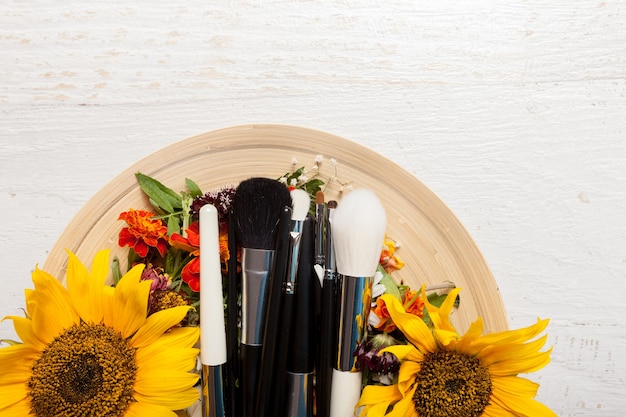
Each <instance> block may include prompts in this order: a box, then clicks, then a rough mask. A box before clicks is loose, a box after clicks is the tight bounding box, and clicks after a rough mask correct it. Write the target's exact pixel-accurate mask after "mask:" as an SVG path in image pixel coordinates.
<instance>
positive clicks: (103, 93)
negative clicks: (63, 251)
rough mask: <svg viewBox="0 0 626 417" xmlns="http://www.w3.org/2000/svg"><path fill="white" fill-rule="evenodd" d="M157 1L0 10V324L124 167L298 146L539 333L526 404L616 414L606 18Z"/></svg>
mask: <svg viewBox="0 0 626 417" xmlns="http://www.w3.org/2000/svg"><path fill="white" fill-rule="evenodd" d="M154 3H155V2H148V1H146V0H137V1H133V2H117V1H113V2H99V3H96V2H79V1H76V0H70V1H65V2H62V3H55V2H48V1H44V0H34V1H31V2H21V1H17V0H6V1H3V2H1V3H0V56H1V57H2V58H0V145H1V146H0V179H1V182H0V207H1V208H0V210H1V211H0V213H1V214H2V217H3V219H4V221H5V227H4V228H3V230H2V231H0V253H1V254H2V259H3V266H4V268H5V269H4V272H3V278H2V285H3V291H2V294H1V295H0V315H2V316H4V315H7V314H19V313H20V311H19V308H20V307H21V306H22V305H23V289H24V288H25V287H29V286H30V282H29V278H30V277H29V271H30V270H31V269H32V268H33V266H34V265H35V263H40V264H43V262H44V261H45V260H46V257H47V253H48V252H49V251H50V249H51V248H52V247H53V244H54V242H55V241H56V239H57V238H58V237H59V236H60V234H61V233H62V231H63V230H64V228H65V227H66V225H67V224H68V223H69V222H70V220H71V219H72V217H73V216H74V215H75V214H76V213H77V212H78V211H79V210H80V208H81V207H83V205H84V204H85V203H86V202H87V201H88V200H89V199H90V198H91V197H92V196H93V195H94V194H95V193H96V192H97V191H98V190H99V189H101V188H102V187H103V186H104V185H105V184H107V183H108V182H109V181H110V180H112V179H113V178H114V177H115V176H116V175H118V174H119V173H121V172H123V171H124V170H125V169H126V168H127V167H129V166H131V165H132V164H134V163H135V162H136V161H138V160H140V159H141V158H143V157H146V156H147V155H150V154H151V153H153V152H155V151H157V150H159V149H161V148H163V147H165V146H167V145H170V144H172V143H175V142H177V141H179V140H181V139H184V138H187V137H190V136H194V135H197V134H200V133H202V132H207V131H211V130H214V129H219V128H223V127H228V126H233V125H239V124H247V123H281V124H291V125H299V126H306V127H311V128H314V129H318V130H322V131H326V132H331V133H333V134H336V135H339V136H342V137H345V138H349V139H351V140H354V141H356V142H358V143H360V144H362V145H365V146H367V147H369V148H371V149H373V150H374V151H376V152H378V153H380V154H382V155H384V156H386V157H388V158H390V159H391V160H393V161H394V162H396V163H398V164H400V165H401V166H403V167H404V168H405V169H406V170H408V171H409V172H411V173H412V174H414V175H415V176H416V177H417V178H419V179H420V180H421V181H422V182H423V183H424V184H425V185H426V186H428V187H429V188H430V189H431V190H432V191H433V192H434V193H435V194H436V195H438V196H439V197H440V198H441V199H442V200H443V201H444V202H445V203H446V205H447V206H448V207H450V208H451V210H452V211H453V212H454V213H455V215H456V216H457V217H458V218H459V219H460V221H461V222H462V223H463V225H464V226H465V227H466V228H467V230H468V231H469V233H470V234H471V236H472V237H473V239H474V240H475V241H476V243H477V245H478V247H479V248H480V249H481V251H482V252H483V254H484V256H485V258H486V260H487V262H488V264H489V266H490V268H491V270H492V272H493V274H494V276H495V277H496V281H497V283H498V285H499V287H500V291H501V293H502V296H503V299H504V302H505V306H506V310H507V312H508V313H509V316H510V322H511V326H512V327H520V326H525V325H528V324H530V323H531V322H533V321H534V320H535V318H536V316H537V315H539V316H542V317H551V318H552V322H551V325H550V327H549V334H550V343H551V344H552V345H553V346H554V353H553V362H552V364H551V365H550V366H549V367H548V368H546V369H545V370H542V371H541V372H540V373H539V374H538V376H539V381H540V382H541V384H542V386H541V389H540V391H539V399H540V400H541V401H544V402H545V403H546V404H548V405H549V406H551V407H552V408H553V409H554V410H555V411H556V412H557V414H558V415H560V416H602V417H608V416H611V417H613V416H615V417H617V416H621V415H622V414H623V412H622V410H623V409H624V407H625V406H626V401H625V400H624V397H623V388H624V385H625V381H624V379H625V378H626V343H624V332H623V328H624V326H626V319H625V317H626V307H625V306H624V302H623V301H622V296H621V292H622V291H623V290H625V289H626V288H625V285H626V284H624V282H625V281H624V276H626V249H625V248H626V222H625V221H624V213H625V212H626V197H625V193H624V190H626V170H625V168H624V161H626V142H625V141H624V133H625V132H626V119H625V118H624V114H626V99H625V95H626V31H624V23H625V21H626V20H625V19H626V15H625V13H626V5H625V4H624V2H622V1H601V0H599V1H594V2H587V1H585V2H582V1H580V2H571V1H565V0H557V1H553V2H540V1H537V0H530V1H523V2H513V1H506V2H492V1H485V0H480V1H475V2H463V1H460V0H456V1H443V2H431V3H424V4H417V3H416V2H414V1H408V0H406V1H403V0H391V1H385V2H382V1H373V0H369V1H368V0H366V1H359V2H356V1H348V0H344V1H333V2H331V1H305V0H301V1H287V0H284V1H263V2H260V1H254V0H234V1H230V2H215V1H213V2H200V1H196V0H188V1H184V2H183V1H178V0H172V1H169V2H167V3H159V4H154ZM12 334H13V332H12V329H11V328H10V323H9V322H6V321H5V322H3V323H2V324H0V338H5V337H12Z"/></svg>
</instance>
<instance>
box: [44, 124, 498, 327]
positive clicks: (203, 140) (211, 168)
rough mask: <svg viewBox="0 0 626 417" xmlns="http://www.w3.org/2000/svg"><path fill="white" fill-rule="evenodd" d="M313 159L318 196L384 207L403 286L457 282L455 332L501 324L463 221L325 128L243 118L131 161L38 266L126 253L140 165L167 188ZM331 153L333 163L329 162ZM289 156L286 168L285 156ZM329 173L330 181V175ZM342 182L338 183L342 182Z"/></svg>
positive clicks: (207, 187)
mask: <svg viewBox="0 0 626 417" xmlns="http://www.w3.org/2000/svg"><path fill="white" fill-rule="evenodd" d="M318 155H322V156H323V158H324V159H323V160H322V162H321V164H320V169H319V173H320V174H319V175H320V178H321V179H323V180H325V181H326V182H327V188H326V189H325V190H324V193H325V197H326V200H327V201H328V200H330V199H336V200H338V201H339V202H340V199H341V195H342V193H343V192H348V189H349V187H354V188H359V187H365V188H369V189H371V190H373V191H375V192H376V194H377V195H378V197H379V198H380V199H381V201H382V202H383V204H384V206H385V209H386V211H387V222H388V225H387V235H388V236H389V237H391V238H392V239H394V240H396V241H398V242H401V245H402V246H401V248H400V249H399V250H398V252H397V254H398V255H399V256H400V257H401V259H402V260H403V261H404V262H405V263H406V266H405V267H404V268H403V269H402V270H400V271H398V272H394V273H393V276H394V277H396V278H397V279H401V280H403V281H404V282H405V283H407V284H409V285H411V286H412V287H415V288H419V287H420V286H421V284H422V283H424V282H425V283H427V284H436V283H441V282H445V281H452V282H454V283H455V284H456V286H458V287H462V288H463V290H462V291H461V306H460V308H459V309H458V311H456V312H455V313H454V317H453V320H454V322H455V324H456V325H457V326H458V327H459V330H465V329H466V328H467V327H468V326H469V323H471V322H473V321H474V320H476V319H477V318H478V316H481V317H483V320H484V322H485V330H486V331H500V330H505V329H507V327H508V319H507V315H506V312H505V309H504V306H503V303H502V299H501V297H500V294H499V292H498V287H497V285H496V282H495V280H494V278H493V276H492V274H491V272H490V270H489V268H488V266H487V264H486V262H485V260H484V259H483V256H482V254H481V253H480V251H479V250H478V248H477V247H476V245H475V243H474V241H473V240H472V238H471V237H470V236H469V234H468V233H467V231H466V230H465V228H464V227H463V226H462V225H461V223H460V222H459V221H458V219H457V218H456V217H455V216H454V214H453V213H452V212H451V211H450V209H448V207H446V205H445V204H444V203H443V202H442V201H441V200H440V199H439V198H438V197H437V196H436V195H435V194H434V193H433V192H432V191H430V190H429V189H428V188H427V187H426V186H425V185H424V184H422V183H421V182H420V181H419V180H418V179H417V178H415V177H414V176H413V175H411V174H409V173H408V172H406V171H405V170H404V169H402V168H401V167H400V166H398V165H397V164H395V163H394V162H392V161H390V160H388V159H386V158H384V157H383V156H381V155H379V154H377V153H375V152H373V151H372V150H370V149H368V148H365V147H363V146H361V145H359V144H356V143H354V142H351V141H349V140H346V139H343V138H341V137H338V136H334V135H331V134H328V133H324V132H320V131H316V130H312V129H307V128H302V127H295V126H285V125H244V126H236V127H231V128H226V129H221V130H217V131H213V132H208V133H204V134H201V135H198V136H194V137H191V138H188V139H185V140H182V141H180V142H178V143H175V144H173V145H170V146H168V147H165V148H163V149H161V150H160V151H157V152H155V153H154V154H152V155H150V156H148V157H146V158H144V159H142V160H140V161H139V162H137V163H136V164H134V165H133V166H131V167H130V168H128V169H127V170H126V171H124V172H123V173H121V174H120V175H119V176H117V177H116V178H115V179H114V180H113V181H111V182H110V183H109V184H107V185H106V186H105V187H104V188H102V189H101V190H100V191H99V192H98V193H96V194H95V195H94V196H93V198H91V200H89V201H88V202H87V204H85V206H84V207H83V208H82V209H81V210H80V211H79V212H78V213H77V215H76V216H75V217H74V219H72V221H71V222H70V224H69V225H68V226H67V228H66V229H65V231H64V232H63V234H62V235H61V236H60V238H59V240H58V241H57V242H56V244H55V245H54V247H53V249H52V251H51V252H50V255H49V256H48V259H47V260H46V262H45V264H44V270H45V271H48V272H50V273H52V274H54V275H55V276H58V277H64V275H65V274H64V271H65V267H66V263H67V255H66V253H65V251H64V249H65V248H67V249H70V250H72V251H73V252H74V253H76V254H77V255H78V257H79V258H80V259H81V260H83V262H86V263H87V264H88V265H89V264H90V263H91V260H92V259H93V256H94V254H95V253H96V252H97V251H99V250H100V249H104V248H109V249H111V251H112V254H117V255H118V256H119V258H120V259H126V249H121V248H119V247H118V245H117V236H118V233H119V231H120V229H121V228H122V226H123V222H121V221H118V220H117V218H118V216H119V214H120V213H121V212H123V211H126V210H128V209H129V208H135V209H140V208H149V207H150V206H149V203H148V200H147V198H146V197H145V196H144V194H143V193H142V191H141V190H140V188H139V186H138V184H137V181H136V179H135V176H134V174H135V173H136V172H142V173H144V174H147V175H149V176H152V177H154V178H156V179H157V180H159V181H161V182H162V183H163V184H165V185H167V186H168V187H170V188H172V189H173V190H175V191H182V190H185V178H190V179H192V180H194V181H195V182H196V183H197V184H198V185H199V186H200V187H201V189H202V190H203V191H205V192H206V191H211V190H213V189H216V188H219V187H221V186H224V185H229V184H232V185H236V184H237V183H239V182H240V181H242V180H244V179H246V178H250V177H257V176H265V177H269V178H278V177H280V176H281V175H283V174H285V173H286V172H289V171H291V170H292V169H293V168H294V167H295V168H299V167H300V166H305V167H307V168H310V167H312V166H313V165H314V163H315V160H316V157H317V156H318ZM331 158H334V159H336V164H333V163H331V161H330V159H331ZM294 159H295V160H297V163H296V164H295V165H292V160H294ZM335 176H336V177H337V178H335ZM342 184H343V186H342Z"/></svg>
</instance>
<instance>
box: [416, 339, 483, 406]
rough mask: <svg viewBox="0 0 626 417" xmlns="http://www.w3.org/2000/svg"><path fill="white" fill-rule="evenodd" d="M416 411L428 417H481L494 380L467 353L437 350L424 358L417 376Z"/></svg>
mask: <svg viewBox="0 0 626 417" xmlns="http://www.w3.org/2000/svg"><path fill="white" fill-rule="evenodd" d="M415 382H416V384H417V389H416V390H415V394H414V396H413V404H414V406H415V411H417V414H418V415H420V416H427V417H478V416H481V415H482V413H483V411H484V410H485V408H486V407H487V405H488V404H489V398H490V396H491V377H490V376H489V371H488V369H487V368H486V367H485V366H483V365H482V364H481V363H480V361H479V360H478V359H476V358H474V357H472V356H469V355H467V354H464V353H460V352H454V351H447V350H437V351H435V352H431V353H428V354H426V355H425V356H424V359H423V361H422V365H421V369H420V371H419V372H418V373H417V375H416V381H415Z"/></svg>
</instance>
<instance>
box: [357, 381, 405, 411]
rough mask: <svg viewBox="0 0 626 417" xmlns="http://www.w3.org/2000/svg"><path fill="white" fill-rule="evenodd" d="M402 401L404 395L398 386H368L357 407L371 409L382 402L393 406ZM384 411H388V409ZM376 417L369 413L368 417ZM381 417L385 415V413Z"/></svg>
mask: <svg viewBox="0 0 626 417" xmlns="http://www.w3.org/2000/svg"><path fill="white" fill-rule="evenodd" d="M401 399H402V393H401V392H400V391H398V387H397V386H396V385H386V386H385V385H367V386H366V387H365V388H363V392H362V393H361V398H360V399H359V402H358V403H357V405H356V406H357V407H361V406H366V407H369V406H371V405H373V404H379V403H381V402H384V403H386V404H392V403H395V402H396V401H400V400H401ZM384 411H387V410H386V407H385V410H384ZM376 415H377V414H370V412H369V411H368V412H367V416H368V417H375V416H376ZM380 415H384V413H383V414H380Z"/></svg>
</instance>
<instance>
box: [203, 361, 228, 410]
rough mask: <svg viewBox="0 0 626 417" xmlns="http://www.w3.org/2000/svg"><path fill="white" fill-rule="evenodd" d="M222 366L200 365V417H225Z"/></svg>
mask: <svg viewBox="0 0 626 417" xmlns="http://www.w3.org/2000/svg"><path fill="white" fill-rule="evenodd" d="M223 381H224V380H223V379H222V365H216V366H209V365H202V417H225V416H226V409H225V407H224V404H225V403H224V382H223Z"/></svg>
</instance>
